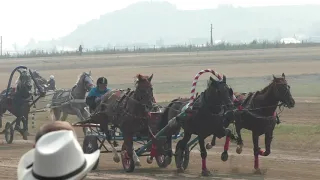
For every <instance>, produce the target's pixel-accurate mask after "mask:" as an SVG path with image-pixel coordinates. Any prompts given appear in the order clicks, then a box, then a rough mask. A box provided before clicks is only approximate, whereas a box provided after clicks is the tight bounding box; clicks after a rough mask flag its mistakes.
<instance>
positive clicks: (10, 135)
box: [4, 122, 14, 144]
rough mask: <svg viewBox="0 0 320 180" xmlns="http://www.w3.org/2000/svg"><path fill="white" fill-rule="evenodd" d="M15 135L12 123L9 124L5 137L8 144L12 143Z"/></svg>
mask: <svg viewBox="0 0 320 180" xmlns="http://www.w3.org/2000/svg"><path fill="white" fill-rule="evenodd" d="M13 134H14V130H13V127H12V126H11V123H9V122H7V123H6V126H5V129H4V137H5V138H6V141H7V143H8V144H11V143H12V141H13Z"/></svg>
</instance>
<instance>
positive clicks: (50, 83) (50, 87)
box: [47, 75, 56, 90]
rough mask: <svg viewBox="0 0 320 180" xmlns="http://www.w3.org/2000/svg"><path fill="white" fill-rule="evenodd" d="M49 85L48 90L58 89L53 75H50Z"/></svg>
mask: <svg viewBox="0 0 320 180" xmlns="http://www.w3.org/2000/svg"><path fill="white" fill-rule="evenodd" d="M47 86H48V90H56V81H55V80H54V76H53V75H51V76H50V79H49V81H48V83H47Z"/></svg>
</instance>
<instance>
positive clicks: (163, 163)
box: [155, 141, 172, 168]
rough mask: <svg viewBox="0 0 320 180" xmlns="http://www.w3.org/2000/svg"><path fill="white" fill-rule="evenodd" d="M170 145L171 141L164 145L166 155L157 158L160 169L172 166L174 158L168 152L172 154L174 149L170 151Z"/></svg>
mask: <svg viewBox="0 0 320 180" xmlns="http://www.w3.org/2000/svg"><path fill="white" fill-rule="evenodd" d="M169 143H171V141H170V142H166V144H164V154H159V155H157V156H156V157H155V158H156V161H157V164H158V166H159V167H160V168H166V167H167V166H168V165H170V164H171V161H172V156H170V155H169V154H168V151H170V152H172V149H169V148H170V145H169ZM171 154H172V153H171Z"/></svg>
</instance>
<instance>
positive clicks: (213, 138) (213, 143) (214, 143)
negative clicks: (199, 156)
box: [206, 135, 217, 149]
mask: <svg viewBox="0 0 320 180" xmlns="http://www.w3.org/2000/svg"><path fill="white" fill-rule="evenodd" d="M216 139H217V137H216V136H215V135H212V140H211V143H210V144H209V143H207V144H206V148H207V149H211V148H212V147H213V146H215V145H216Z"/></svg>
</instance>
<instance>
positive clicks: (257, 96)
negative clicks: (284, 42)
mask: <svg viewBox="0 0 320 180" xmlns="http://www.w3.org/2000/svg"><path fill="white" fill-rule="evenodd" d="M242 96H243V95H240V96H238V97H239V98H241V97H242ZM242 99H244V101H243V102H241V101H242ZM242 99H239V100H240V102H241V105H240V106H239V107H238V109H239V110H238V111H236V112H235V114H234V115H235V126H236V132H237V134H238V143H237V144H238V147H237V153H238V154H240V153H241V152H242V147H243V140H242V138H241V133H240V131H241V129H242V128H245V129H247V130H250V131H252V140H253V145H254V148H253V152H254V159H255V160H254V169H255V170H257V172H260V169H259V155H261V156H268V155H269V154H270V153H271V141H272V138H273V130H274V128H275V125H276V123H277V120H276V113H275V111H276V108H277V107H279V106H285V107H288V108H293V107H294V105H295V100H294V99H293V97H292V95H291V92H290V86H289V85H288V83H287V81H286V79H285V74H284V73H283V74H282V77H280V78H277V77H275V76H273V80H272V82H271V83H270V84H269V85H268V86H266V87H265V88H264V89H262V90H261V91H257V92H255V93H248V94H247V96H246V98H242ZM279 102H280V104H279ZM262 134H264V135H265V147H266V150H265V151H262V150H261V148H260V147H259V136H260V135H262Z"/></svg>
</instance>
